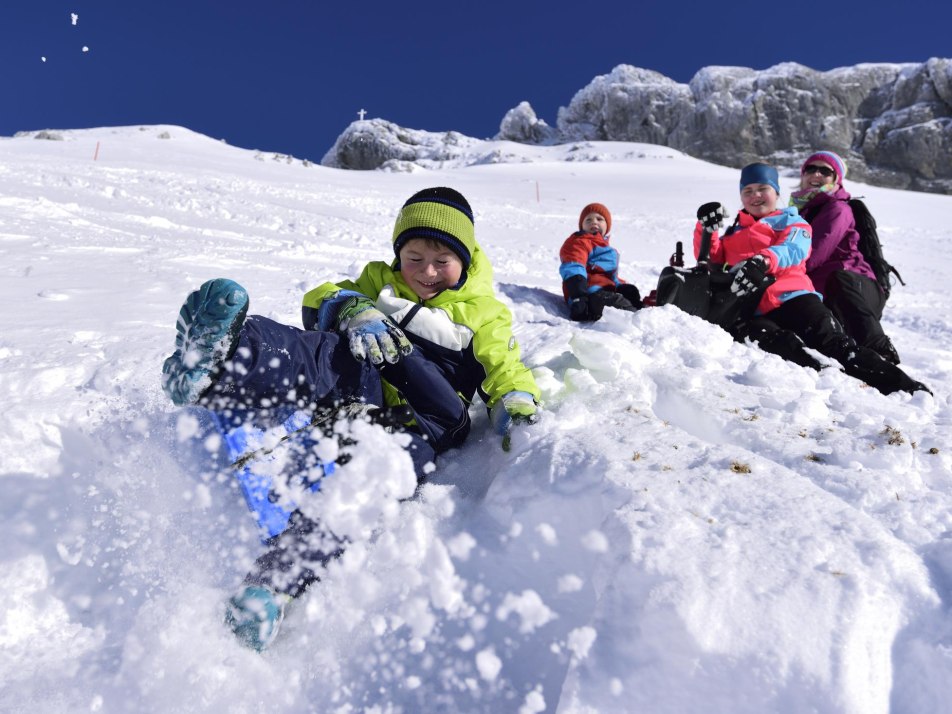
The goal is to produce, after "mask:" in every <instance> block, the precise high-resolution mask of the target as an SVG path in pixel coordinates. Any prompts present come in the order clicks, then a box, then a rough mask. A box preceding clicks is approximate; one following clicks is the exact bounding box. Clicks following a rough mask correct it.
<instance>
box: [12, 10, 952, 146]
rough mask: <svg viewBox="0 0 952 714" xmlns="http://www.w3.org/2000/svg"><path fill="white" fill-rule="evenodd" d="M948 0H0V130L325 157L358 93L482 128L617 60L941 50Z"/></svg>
mask: <svg viewBox="0 0 952 714" xmlns="http://www.w3.org/2000/svg"><path fill="white" fill-rule="evenodd" d="M949 5H950V4H949V3H947V2H934V3H933V2H930V3H928V4H927V6H926V7H928V9H927V10H922V9H920V8H921V7H922V5H921V4H920V3H897V2H889V3H881V2H862V3H861V2H852V1H851V2H835V1H832V2H782V1H781V2H770V1H767V2H764V1H761V2H732V3H710V2H706V3H695V2H694V1H693V0H687V1H686V2H685V1H682V2H678V1H676V0H667V1H664V0H645V1H642V2H638V1H637V0H626V1H624V2H612V3H591V2H589V3H585V2H575V3H567V2H561V1H558V0H555V1H550V2H533V1H529V0H508V1H507V2H499V1H498V0H485V1H483V2H452V1H446V0H444V1H443V2H435V1H433V0H423V1H417V2H413V1H410V2H405V3H401V2H393V1H392V0H389V1H387V2H382V1H380V0H368V1H365V2H353V1H352V0H331V1H329V2H325V1H324V0H259V1H258V2H250V1H248V0H215V1H214V2H213V1H211V0H153V1H152V2H143V1H142V0H76V1H75V2H65V1H64V2H60V1H56V2H51V1H50V0H9V1H6V0H5V1H4V2H3V4H2V9H0V136H11V135H12V134H14V133H15V132H17V131H23V130H34V129H44V128H55V129H72V128H84V127H94V126H118V125H129V124H160V123H165V124H179V125H183V126H186V127H188V128H190V129H193V130H195V131H198V132H201V133H203V134H207V135H209V136H212V137H214V138H223V139H225V140H226V141H228V143H230V144H233V145H236V146H241V147H245V148H257V149H263V150H273V151H279V152H282V153H289V154H293V155H294V156H296V157H298V158H310V159H312V160H319V159H320V158H321V156H323V154H324V152H325V151H326V150H327V149H328V148H330V146H331V145H332V144H333V142H334V140H335V139H336V137H337V136H338V135H339V134H340V133H341V132H342V131H343V130H344V129H345V128H346V127H347V125H348V124H349V123H350V122H351V121H353V120H354V119H356V118H357V111H358V110H359V109H361V108H363V109H366V110H367V112H368V115H367V116H368V118H371V117H382V118H384V119H389V120H391V121H394V122H396V123H398V124H401V125H403V126H406V127H410V128H414V129H428V130H431V131H446V130H450V129H453V130H456V131H460V132H462V133H464V134H468V135H470V136H476V137H491V136H492V135H494V134H495V133H496V132H497V131H498V129H499V122H500V120H501V119H502V117H503V115H504V114H505V113H506V111H508V110H509V109H511V108H512V107H514V106H515V105H516V104H518V103H519V102H520V101H522V100H528V101H529V102H530V103H531V104H532V106H533V108H534V109H535V110H536V113H537V114H538V115H539V116H540V117H542V118H543V119H544V120H545V121H547V122H548V123H549V124H552V125H554V124H555V122H556V112H557V110H558V108H559V107H560V106H564V105H567V104H568V103H569V101H570V100H571V98H572V95H573V94H574V93H575V92H576V91H578V90H579V89H581V88H582V87H584V86H585V85H586V84H588V83H589V82H590V81H591V80H592V79H593V78H594V77H595V76H597V75H600V74H606V73H608V72H609V71H611V69H612V68H613V67H615V66H616V65H618V64H622V63H626V64H632V65H635V66H639V67H645V68H648V69H653V70H656V71H658V72H661V73H662V74H665V75H667V76H669V77H671V78H672V79H674V80H677V81H679V82H687V81H688V80H690V78H691V77H692V76H693V75H694V73H695V72H696V71H697V70H698V69H700V68H701V67H704V66H707V65H713V64H717V65H740V66H746V67H753V68H755V69H763V68H765V67H769V66H770V65H773V64H776V63H778V62H783V61H797V62H801V63H803V64H805V65H807V66H810V67H813V68H814V69H819V70H826V69H831V68H834V67H842V66H846V65H852V64H857V63H859V62H921V61H925V60H927V59H928V58H929V57H950V56H952V40H949V27H950V20H952V11H950V10H949V9H948V7H949ZM939 8H943V9H939ZM70 13H76V14H77V15H78V16H79V20H78V22H77V24H76V25H75V26H74V25H72V24H71V21H70ZM83 46H87V47H88V48H89V51H88V52H83V51H82V48H83ZM44 56H45V57H46V61H45V62H43V61H42V57H44Z"/></svg>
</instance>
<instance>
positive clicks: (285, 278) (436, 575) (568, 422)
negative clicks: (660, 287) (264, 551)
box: [0, 126, 952, 714]
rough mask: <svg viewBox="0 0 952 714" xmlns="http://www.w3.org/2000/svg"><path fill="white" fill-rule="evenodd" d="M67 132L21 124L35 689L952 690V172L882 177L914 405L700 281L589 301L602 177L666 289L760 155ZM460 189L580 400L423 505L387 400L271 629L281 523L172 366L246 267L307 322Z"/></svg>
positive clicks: (4, 692) (8, 326)
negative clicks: (248, 590) (254, 567)
mask: <svg viewBox="0 0 952 714" xmlns="http://www.w3.org/2000/svg"><path fill="white" fill-rule="evenodd" d="M58 137H59V138H61V139H63V140H62V141H38V140H36V139H34V138H33V136H32V135H29V134H26V135H22V136H18V137H16V138H5V139H0V256H2V260H0V272H2V280H0V300H2V304H3V305H4V310H3V311H2V313H0V404H2V405H3V409H2V410H0V489H2V494H3V496H2V499H0V522H2V523H3V527H4V536H3V547H2V549H0V560H2V563H3V568H2V570H0V592H2V594H3V595H2V598H0V680H2V682H3V686H2V687H0V711H3V712H21V711H22V712H44V713H46V712H78V711H93V712H130V711H143V712H144V711H151V712H226V711H227V712H262V711H267V712H270V713H271V714H280V713H281V712H303V711H319V712H341V713H344V712H377V713H383V712H408V713H409V712H421V711H443V712H525V713H529V712H543V711H546V712H556V711H558V712H707V713H710V712H724V713H728V712H729V713H731V714H738V713H743V712H749V713H751V714H754V713H757V714H761V713H762V712H797V713H799V712H821V713H827V712H830V713H832V712H856V713H862V714H878V713H885V712H907V713H909V714H921V713H922V712H942V711H950V709H949V707H950V704H949V702H952V617H950V610H949V605H950V599H949V598H950V587H952V443H950V440H952V428H950V426H952V292H950V290H949V283H950V279H952V273H950V268H949V261H948V260H947V256H948V255H949V253H950V251H952V229H950V227H949V216H950V215H952V197H949V196H940V195H933V194H917V193H907V192H901V191H895V190H888V189H880V188H873V187H867V186H862V185H859V184H853V183H850V182H848V183H847V187H848V188H849V189H850V190H852V191H853V193H854V194H855V195H863V196H865V197H866V200H867V203H868V205H869V206H870V208H871V209H872V211H873V213H874V214H875V216H876V218H877V220H878V221H879V224H880V230H881V236H882V240H883V243H884V245H885V249H886V252H887V257H888V258H889V259H890V260H891V261H892V262H894V263H895V264H896V265H897V266H898V268H899V270H900V272H901V273H902V275H903V276H904V278H905V279H906V282H907V285H906V286H905V287H901V286H897V287H896V289H895V290H894V291H893V296H892V298H891V300H890V302H889V304H888V306H887V309H886V313H885V316H884V325H885V327H886V330H887V332H888V334H889V335H890V336H891V337H892V338H893V341H894V342H895V344H896V346H897V348H898V350H899V352H900V354H901V356H902V358H903V363H902V366H903V367H904V368H905V369H906V370H907V371H908V372H909V373H910V374H911V375H912V376H913V377H915V378H916V379H919V380H922V381H923V382H925V383H926V384H928V385H929V386H930V387H931V388H932V390H933V392H934V397H933V396H930V395H929V394H926V393H921V392H920V393H917V394H915V395H912V396H910V395H907V394H894V395H891V396H888V397H887V396H883V395H881V394H879V393H878V392H876V391H875V390H873V389H870V388H868V387H866V386H864V385H863V384H861V383H859V382H857V381H856V380H853V379H851V378H849V377H847V376H845V375H844V374H842V373H841V372H839V371H838V370H837V369H836V368H834V367H829V368H826V369H824V370H822V371H821V372H819V373H817V372H813V371H810V370H805V369H802V368H800V367H797V366H795V365H792V364H789V363H786V362H783V361H782V360H780V359H779V358H777V357H775V356H772V355H768V354H765V353H763V352H761V351H760V350H758V349H756V348H753V347H750V346H746V345H739V344H735V343H733V342H732V341H731V339H730V338H729V337H728V336H727V334H726V333H724V332H722V331H720V330H719V329H717V328H716V327H713V326H712V325H709V324H707V323H705V322H702V321H700V320H698V319H696V318H693V317H689V316H687V315H685V314H683V313H681V312H679V311H678V310H676V309H674V308H671V307H665V308H651V309H645V310H643V311H641V312H639V313H636V314H630V313H623V312H618V311H615V310H608V311H606V315H605V317H604V319H602V320H601V321H600V322H598V323H594V324H577V323H571V322H569V321H568V320H567V319H566V318H565V312H564V308H563V304H562V301H561V297H560V280H559V276H558V262H559V261H558V249H559V247H560V245H561V243H562V241H563V240H564V239H565V238H566V237H567V236H568V235H569V233H571V232H572V231H573V230H575V228H576V225H577V221H578V212H579V210H580V209H581V207H582V206H584V205H585V204H586V203H589V202H591V201H599V202H601V203H604V204H606V205H607V206H608V207H609V208H610V209H611V211H612V214H613V236H614V237H613V243H614V245H615V246H616V247H618V248H619V250H620V251H621V255H622V271H621V274H622V276H623V277H624V278H626V279H628V280H629V281H632V282H635V283H636V284H637V285H638V286H639V287H640V288H641V290H642V292H643V293H644V292H647V291H648V290H650V288H651V287H652V285H653V284H654V283H655V281H656V280H657V276H658V272H659V271H660V269H661V268H662V267H663V266H664V265H666V264H667V259H668V256H669V255H670V254H671V253H672V252H673V250H674V244H675V241H678V240H681V241H684V242H685V244H686V245H688V244H689V241H690V237H691V232H692V228H693V225H694V212H695V209H696V207H697V206H698V205H700V204H701V203H704V202H707V201H711V200H719V201H722V202H724V203H725V204H726V205H727V206H728V207H729V208H731V209H732V210H736V209H737V208H739V201H738V195H737V171H736V170H734V169H727V168H723V167H718V166H714V165H710V164H706V163H703V162H701V161H697V160H694V159H691V158H688V157H686V156H684V155H682V154H679V153H678V152H676V151H673V150H670V149H666V148H662V147H656V146H648V145H635V144H619V143H584V144H576V145H571V146H561V147H527V146H519V145H515V144H507V143H505V142H500V143H497V144H491V143H487V144H486V145H484V146H482V147H480V148H479V151H480V153H481V154H487V153H489V154H492V155H494V156H497V157H499V161H498V162H485V163H482V164H479V165H471V166H468V167H464V166H462V165H459V166H457V165H454V166H448V165H447V166H444V167H443V168H442V169H439V168H434V169H431V170H423V169H419V170H415V171H412V172H408V173H398V172H391V173H386V172H344V171H339V170H336V169H328V168H323V167H319V166H312V165H306V164H304V163H302V162H299V161H295V160H293V159H290V158H288V157H281V156H274V155H271V154H267V153H261V152H255V151H248V150H244V149H238V148H234V147H230V146H227V145H225V144H223V143H221V142H218V141H214V140H212V139H210V138H208V137H204V136H201V135H198V134H195V133H192V132H190V131H188V130H186V129H183V128H180V127H174V126H146V127H126V128H109V129H90V130H75V131H62V132H58ZM819 148H822V147H819ZM782 183H783V186H784V190H785V193H788V192H789V190H790V188H791V187H792V186H793V185H794V183H795V178H793V177H785V178H784V179H783V180H782ZM438 185H446V186H452V187H454V188H456V189H458V190H459V191H461V192H462V193H463V194H464V195H465V196H466V197H467V198H468V199H469V201H470V203H471V204H472V206H473V208H474V210H475V215H476V232H477V237H478V240H479V241H480V242H481V244H482V246H483V247H484V249H485V250H486V252H487V253H488V255H489V256H490V258H491V260H492V262H493V264H494V268H495V279H496V284H497V289H498V294H499V296H500V298H501V299H502V300H503V301H504V302H505V303H506V304H507V305H508V306H509V307H510V309H511V310H512V313H513V318H514V326H515V333H516V336H517V338H518V340H519V342H520V345H521V348H522V350H523V355H524V358H525V362H526V363H527V364H528V365H529V366H530V367H531V368H532V369H533V370H534V372H535V374H536V377H537V380H538V383H539V385H540V387H541V389H542V392H543V398H544V401H545V409H544V413H543V417H542V419H541V421H540V422H539V423H538V424H535V425H533V426H530V427H519V428H517V430H516V431H515V433H514V435H513V448H512V450H511V451H510V452H508V453H507V452H504V451H503V450H502V448H501V445H500V440H499V438H498V437H496V436H495V435H493V434H492V433H491V431H490V430H489V428H488V420H487V418H486V414H485V410H484V409H483V408H482V407H481V406H479V405H475V406H474V407H473V409H472V414H473V419H474V427H473V434H472V436H471V438H470V441H469V442H468V443H467V444H466V446H465V447H464V448H462V449H460V450H458V451H454V452H450V453H449V454H447V455H445V456H444V457H443V458H442V459H441V460H440V462H439V463H438V468H437V470H436V472H435V473H434V474H433V480H432V483H431V484H429V485H427V486H426V487H424V488H423V490H422V492H421V493H420V494H419V497H418V498H416V499H414V500H410V501H405V502H399V501H398V499H400V498H402V497H403V496H405V495H407V493H408V491H409V490H412V484H413V480H412V470H411V467H410V462H409V460H408V459H407V458H406V456H405V454H404V453H403V452H402V451H401V450H400V448H399V443H398V442H399V437H394V436H389V435H386V434H384V433H383V432H382V431H381V430H380V429H379V427H374V426H370V425H366V424H357V425H355V436H356V437H357V439H358V441H359V444H358V446H357V447H356V448H355V450H354V458H353V459H352V461H351V462H350V463H348V464H347V465H345V466H343V467H341V468H340V469H339V471H338V473H337V474H335V475H334V476H333V478H332V479H328V481H327V484H328V486H327V488H326V489H325V491H323V492H322V493H321V494H320V495H317V496H314V497H313V499H314V501H313V503H308V504H307V508H308V509H309V510H311V511H313V512H314V513H316V514H323V517H325V518H327V519H328V521H329V522H332V523H334V524H335V527H338V528H340V529H343V530H346V531H347V532H348V533H349V534H351V535H352V537H354V539H355V540H356V541H357V542H355V544H354V545H353V546H352V547H351V548H350V549H349V550H348V551H347V553H346V554H345V556H344V557H343V558H341V559H340V560H339V561H337V562H335V563H334V564H333V565H332V566H331V568H330V569H329V571H328V572H327V574H326V577H325V578H324V580H323V581H322V582H321V583H319V584H318V585H316V586H315V587H313V588H312V589H311V590H310V591H308V592H307V593H306V594H305V595H304V596H303V597H302V598H300V599H299V600H298V601H296V602H295V603H293V604H292V606H291V607H290V609H289V611H288V615H287V619H286V621H285V625H284V629H283V630H282V633H281V636H280V637H279V639H278V640H277V641H276V642H275V644H274V645H273V647H272V648H271V649H270V650H268V651H267V652H266V653H264V654H257V653H255V652H253V651H251V650H248V649H244V648H243V647H241V646H240V645H239V644H238V643H237V642H236V640H235V639H234V637H233V636H232V635H231V633H230V632H229V631H228V630H227V629H226V628H225V627H224V626H223V624H222V616H223V612H224V601H225V600H226V599H227V597H228V596H229V595H230V594H231V593H232V592H233V591H234V589H235V587H236V586H237V585H238V584H239V582H240V581H241V578H242V577H243V575H244V573H245V572H246V570H247V568H248V567H249V565H250V563H251V562H252V560H253V559H254V557H255V556H256V555H257V554H258V553H259V552H260V547H261V546H260V543H259V540H258V535H257V532H256V530H255V528H254V524H253V521H252V518H251V516H250V515H249V513H248V512H247V509H246V507H245V506H244V503H243V502H242V500H241V497H240V494H239V492H238V491H237V489H236V488H235V485H234V483H233V480H232V479H231V477H230V476H229V474H228V472H227V469H225V470H217V469H216V467H215V465H214V464H210V463H209V459H208V458H207V457H208V455H209V452H208V451H207V450H206V449H205V448H204V447H205V446H207V445H208V440H207V439H205V437H204V435H203V432H202V426H201V423H202V422H201V418H200V417H201V415H200V414H196V413H195V411H194V410H180V409H176V408H174V407H173V406H172V405H171V404H170V403H169V401H168V400H167V399H166V398H165V397H164V395H163V394H162V391H161V389H160V387H159V373H160V369H161V364H162V361H163V359H164V358H165V357H166V356H167V355H168V354H169V353H170V352H171V349H172V346H173V339H174V324H175V320H176V316H177V313H178V309H179V307H180V305H181V303H182V301H183V299H184V298H185V296H186V294H187V293H188V292H189V291H190V290H193V289H195V288H196V287H198V285H200V284H201V283H202V282H203V281H205V280H207V279H210V278H214V277H229V278H232V279H234V280H236V281H238V282H239V283H241V284H242V285H243V286H244V287H245V288H247V290H248V292H249V294H250V295H251V306H252V308H251V309H252V312H255V313H259V314H263V315H267V316H269V317H271V318H274V319H277V320H280V321H284V322H287V323H289V324H294V325H299V324H300V302H301V297H302V295H303V294H304V292H305V291H307V290H308V289H310V288H312V287H314V286H316V285H318V284H320V283H321V282H324V281H327V280H340V279H342V278H347V277H356V276H357V275H358V273H359V271H360V269H361V267H362V266H363V264H364V263H366V262H367V261H369V260H372V259H380V258H387V256H389V255H391V245H390V239H391V233H392V227H393V221H394V219H395V216H396V214H397V211H398V210H399V208H400V206H401V204H402V203H403V201H404V200H405V199H406V198H407V197H409V196H410V195H411V194H412V193H414V192H415V191H417V190H419V189H421V188H424V187H427V186H438ZM784 198H786V196H785V197H784ZM203 439H204V440H203ZM331 482H333V483H331Z"/></svg>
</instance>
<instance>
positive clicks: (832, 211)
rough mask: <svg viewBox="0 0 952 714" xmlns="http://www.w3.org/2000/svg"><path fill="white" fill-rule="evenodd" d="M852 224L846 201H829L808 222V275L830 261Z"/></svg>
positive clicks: (851, 212) (850, 210)
mask: <svg viewBox="0 0 952 714" xmlns="http://www.w3.org/2000/svg"><path fill="white" fill-rule="evenodd" d="M854 224H855V221H854V219H853V210H852V209H851V208H850V207H849V204H848V203H846V201H829V202H827V204H826V205H825V206H823V207H822V208H821V209H820V212H819V213H817V215H816V216H815V217H814V219H813V220H812V221H810V225H811V227H812V228H813V252H811V253H810V257H809V258H807V272H808V273H809V272H811V271H813V270H816V269H817V268H819V267H820V266H821V265H823V264H824V263H826V261H828V260H829V259H830V257H831V256H832V255H833V252H834V251H835V250H836V247H837V246H838V245H839V244H840V243H841V242H842V240H843V238H844V237H845V236H846V232H847V231H848V230H849V229H850V228H852V227H853V226H854Z"/></svg>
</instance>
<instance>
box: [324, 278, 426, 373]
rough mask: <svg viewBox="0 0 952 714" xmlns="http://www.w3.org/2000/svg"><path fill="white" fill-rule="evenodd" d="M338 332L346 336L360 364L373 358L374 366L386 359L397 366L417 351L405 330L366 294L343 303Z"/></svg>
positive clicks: (338, 319) (339, 312)
mask: <svg viewBox="0 0 952 714" xmlns="http://www.w3.org/2000/svg"><path fill="white" fill-rule="evenodd" d="M337 329H338V331H340V332H343V333H346V335H347V340H348V342H349V344H350V353H351V354H352V355H354V358H355V359H357V360H360V361H363V360H365V359H367V358H368V357H369V358H370V361H371V362H372V363H373V364H383V362H384V360H386V361H387V362H389V363H390V364H395V363H397V362H399V361H400V358H401V357H403V356H404V355H408V354H410V353H411V352H412V351H413V345H412V344H411V343H410V340H408V339H407V336H406V335H404V334H403V330H401V329H400V328H399V327H397V326H396V325H395V324H394V323H393V321H392V320H391V319H390V318H389V317H387V316H386V315H384V314H383V313H382V312H380V310H378V309H377V308H376V307H374V303H373V301H372V300H371V299H370V298H368V297H364V296H363V295H355V296H353V297H351V298H348V299H347V301H346V302H345V303H344V304H343V306H342V307H341V308H340V310H339V311H338V313H337Z"/></svg>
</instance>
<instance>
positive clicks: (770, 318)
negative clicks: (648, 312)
mask: <svg viewBox="0 0 952 714" xmlns="http://www.w3.org/2000/svg"><path fill="white" fill-rule="evenodd" d="M779 197H780V181H779V177H778V174H777V170H776V169H775V168H773V167H772V166H768V165H767V164H761V163H756V164H749V165H748V166H745V167H744V168H743V170H742V171H741V175H740V199H741V203H742V204H743V206H744V207H743V210H741V211H740V213H738V214H737V218H736V219H735V221H734V223H733V225H732V226H731V227H730V228H728V229H727V230H726V231H724V233H723V235H720V234H719V232H718V231H719V229H720V228H721V227H722V220H723V216H724V215H726V213H725V212H724V210H723V207H722V206H720V205H719V204H705V205H704V206H702V208H701V210H700V211H698V215H699V221H698V224H697V227H696V228H695V231H694V254H695V256H697V255H698V253H699V252H700V246H701V238H702V233H703V231H705V230H707V231H710V232H711V253H710V259H711V262H712V263H724V264H726V265H728V266H732V267H731V271H732V272H733V273H734V279H733V282H732V283H731V287H730V289H731V292H732V293H734V294H735V295H737V296H738V297H745V296H748V295H751V294H754V293H760V292H761V291H762V294H761V297H760V299H759V301H758V303H757V308H756V311H755V313H754V315H753V317H751V318H749V319H742V320H740V321H739V322H737V323H735V324H734V325H733V326H732V327H731V334H732V335H733V336H734V339H735V340H737V341H738V342H744V341H746V340H750V341H752V342H755V343H757V345H758V346H759V347H760V348H761V349H763V350H765V351H767V352H772V353H774V354H776V355H779V356H780V357H783V358H784V359H786V360H789V361H791V362H794V363H796V364H799V365H801V366H804V367H811V368H813V369H816V370H819V369H820V368H821V367H822V366H823V365H822V363H821V362H820V361H818V360H817V359H816V358H815V357H813V356H812V355H811V354H810V353H809V352H807V351H806V349H805V348H806V347H809V348H811V349H814V350H816V351H817V352H819V353H820V354H823V355H826V356H827V357H831V358H833V359H835V360H836V361H837V362H839V363H840V364H841V365H843V370H844V371H845V372H846V373H847V374H849V375H850V376H852V377H856V378H857V379H861V380H862V381H864V382H866V383H867V384H869V385H871V386H873V387H875V388H876V389H878V390H879V391H880V392H882V393H883V394H891V393H892V392H897V391H904V392H910V393H912V392H916V391H919V390H926V391H928V389H927V387H926V386H925V385H924V384H922V383H921V382H917V381H915V380H913V379H912V378H910V377H909V376H908V375H907V374H906V373H905V372H903V371H902V370H901V369H899V367H897V366H896V365H894V364H892V363H891V362H888V361H886V360H885V359H883V358H882V357H881V356H880V355H879V354H877V353H876V352H874V351H873V350H871V349H869V348H866V347H861V346H859V345H857V344H856V342H855V341H854V340H853V338H851V337H850V336H849V335H847V334H846V332H845V331H844V330H843V327H842V325H840V323H839V321H837V319H836V318H835V317H834V316H833V314H832V313H831V312H830V311H829V309H828V308H827V307H826V306H825V305H824V304H823V302H822V301H821V299H820V296H819V295H818V294H817V292H816V291H815V290H814V289H813V283H812V282H811V281H810V278H809V277H808V276H807V272H806V262H807V258H808V257H809V255H810V250H811V235H810V226H809V224H808V223H807V222H806V221H804V220H803V219H802V218H801V217H800V215H799V214H798V213H797V210H796V208H793V207H787V208H781V209H778V208H777V200H778V199H779Z"/></svg>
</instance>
